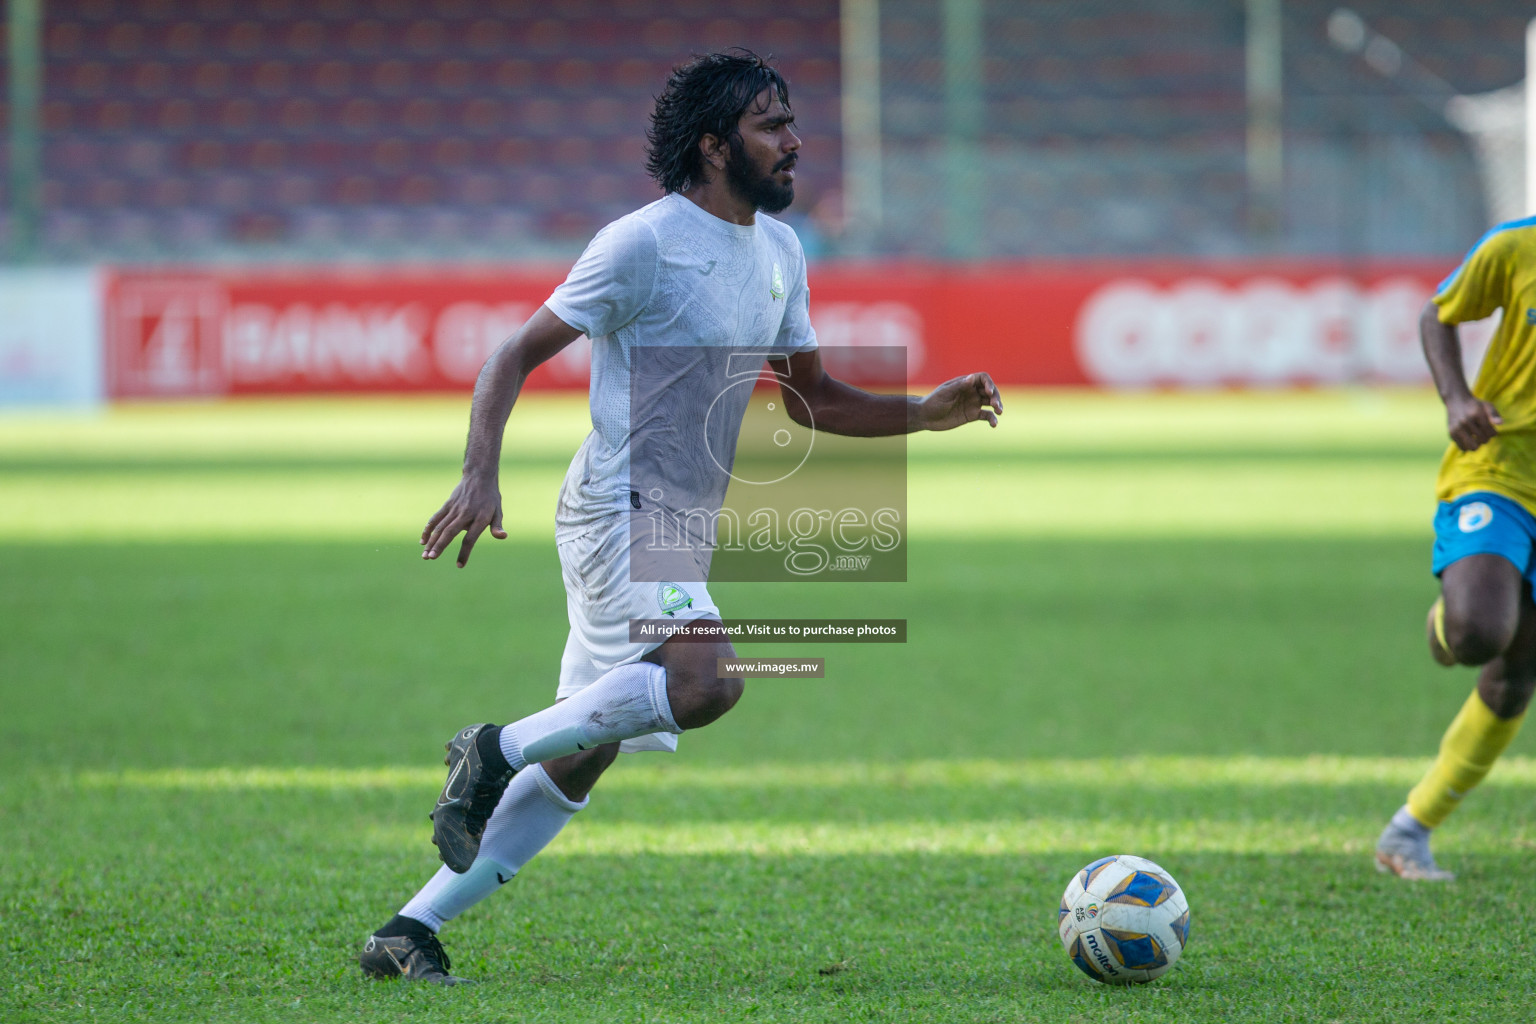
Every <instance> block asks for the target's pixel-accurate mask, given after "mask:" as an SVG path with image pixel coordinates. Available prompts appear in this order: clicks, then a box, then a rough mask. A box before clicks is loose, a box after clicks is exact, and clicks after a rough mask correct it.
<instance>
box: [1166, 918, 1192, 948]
mask: <svg viewBox="0 0 1536 1024" xmlns="http://www.w3.org/2000/svg"><path fill="white" fill-rule="evenodd" d="M1168 927H1170V928H1172V929H1173V934H1175V935H1177V936H1178V937H1179V948H1180V949H1182V948H1184V947H1185V946H1187V945H1189V911H1187V910H1186V911H1184V913H1182V914H1180V915H1179V918H1178V920H1176V921H1174V922H1173V923H1171V924H1170V925H1168Z"/></svg>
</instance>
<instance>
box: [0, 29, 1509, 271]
mask: <svg viewBox="0 0 1536 1024" xmlns="http://www.w3.org/2000/svg"><path fill="white" fill-rule="evenodd" d="M1334 6H1335V3H1334V2H1332V0H1284V3H1283V6H1282V11H1283V24H1284V70H1285V106H1284V134H1285V146H1286V186H1285V195H1284V204H1283V205H1284V209H1283V216H1282V220H1281V224H1280V227H1279V229H1278V231H1276V232H1275V233H1273V234H1270V235H1267V236H1255V235H1254V234H1253V233H1252V232H1251V231H1250V230H1249V229H1248V226H1247V219H1246V217H1245V205H1246V202H1247V192H1246V189H1247V182H1246V179H1245V172H1244V167H1245V163H1244V160H1245V157H1244V139H1245V131H1246V105H1245V93H1244V31H1245V27H1244V26H1245V22H1244V7H1243V4H1242V3H1241V2H1208V0H1157V2H1147V3H1139V4H1126V3H1117V2H1110V0H1080V2H1076V3H1070V4H1068V3H1055V2H1049V3H1048V2H1004V0H985V2H984V3H983V12H984V15H983V16H984V26H983V27H984V31H983V37H982V38H983V47H984V56H983V61H982V82H983V102H984V106H983V110H984V113H983V117H982V128H981V135H980V139H979V146H980V149H979V152H980V154H981V157H982V159H981V160H980V161H979V170H978V173H977V176H976V177H974V178H972V179H970V180H971V181H972V182H973V187H974V188H975V189H976V190H977V193H978V194H977V201H978V202H979V204H980V205H981V207H982V209H984V210H985V216H984V217H983V218H982V219H981V220H980V225H981V228H980V230H981V237H979V238H978V239H977V240H976V243H975V245H974V247H973V253H974V255H976V256H979V257H982V258H993V259H996V258H1016V257H1069V256H1088V257H1099V256H1139V255H1152V254H1156V255H1175V256H1181V255H1182V256H1225V255H1233V256H1252V255H1267V254H1280V255H1305V256H1318V255H1327V256H1331V255H1339V256H1379V255H1389V256H1403V255H1409V256H1420V255H1430V256H1437V257H1438V256H1446V255H1451V254H1455V253H1458V252H1460V251H1461V250H1463V249H1464V248H1465V247H1466V245H1467V244H1468V243H1469V242H1470V241H1471V240H1472V239H1473V238H1475V237H1476V235H1477V234H1478V233H1479V232H1480V231H1481V230H1482V229H1483V228H1484V227H1485V226H1486V225H1485V223H1484V222H1485V219H1486V211H1485V208H1484V202H1483V199H1482V197H1481V195H1480V192H1479V184H1478V178H1477V170H1476V167H1475V164H1474V161H1473V157H1472V155H1471V151H1470V149H1469V146H1468V143H1467V140H1466V139H1465V137H1464V136H1462V135H1461V134H1460V133H1458V132H1457V131H1456V130H1455V129H1454V128H1452V127H1451V126H1450V125H1449V124H1448V123H1447V122H1446V120H1445V118H1444V116H1443V114H1442V113H1441V112H1440V111H1439V110H1437V109H1435V107H1434V106H1433V105H1432V104H1429V103H1426V102H1423V101H1422V100H1421V99H1420V98H1416V97H1414V96H1412V95H1409V94H1408V93H1407V91H1405V89H1404V87H1403V86H1401V85H1399V84H1397V83H1394V82H1392V81H1389V80H1387V79H1385V78H1383V77H1381V76H1380V75H1378V74H1375V73H1374V72H1372V71H1371V70H1370V69H1369V68H1367V67H1366V66H1365V65H1364V64H1363V63H1362V62H1361V61H1360V60H1359V59H1358V58H1356V57H1353V56H1351V55H1349V54H1346V53H1341V52H1339V51H1338V50H1337V49H1335V48H1333V47H1331V46H1330V45H1329V43H1328V40H1327V36H1326V31H1325V23H1326V21H1327V18H1328V15H1329V13H1330V12H1331V11H1332V10H1333V8H1334ZM1354 7H1355V9H1356V10H1358V11H1359V12H1360V13H1361V15H1362V16H1364V17H1365V18H1366V20H1367V21H1368V22H1370V23H1371V24H1372V26H1373V27H1375V28H1376V29H1378V30H1380V31H1381V32H1383V33H1385V34H1387V35H1389V36H1391V37H1392V38H1393V39H1394V40H1396V41H1397V42H1398V43H1400V44H1401V45H1402V46H1403V49H1404V51H1405V52H1407V53H1409V54H1411V55H1412V56H1413V57H1414V58H1415V59H1416V60H1418V61H1419V62H1420V63H1421V64H1423V65H1424V66H1425V67H1427V68H1429V69H1430V70H1432V71H1433V72H1434V73H1435V74H1437V75H1439V76H1440V77H1442V78H1444V79H1445V80H1446V81H1447V82H1449V83H1450V84H1451V85H1452V86H1453V87H1454V88H1455V89H1456V90H1457V91H1459V92H1465V93H1476V92H1481V91H1486V90H1491V89H1495V88H1500V87H1504V86H1508V85H1511V84H1513V83H1515V82H1518V81H1520V80H1521V79H1522V78H1523V76H1524V26H1525V22H1526V20H1527V18H1528V17H1529V15H1530V13H1531V12H1530V9H1529V6H1528V5H1527V4H1522V3H1519V2H1515V0H1459V2H1457V0H1416V2H1414V3H1412V4H1402V3H1400V2H1392V0H1362V2H1358V3H1355V4H1354ZM43 36H44V50H45V59H46V64H45V79H44V102H43V130H44V157H43V169H44V176H45V181H44V185H43V194H42V203H43V210H42V219H41V238H40V240H39V243H40V248H41V253H40V255H41V256H42V257H43V258H45V259H48V260H54V261H67V260H87V261H118V262H160V261H187V260H258V261H264V260H295V259H300V260H302V259H327V258H334V257H340V256H345V257H349V258H356V257H363V258H377V259H394V260H398V259H402V258H406V259H486V258H494V259H507V258H513V259H523V258H532V259H539V258H554V257H565V256H568V255H570V254H572V253H574V252H575V251H577V250H579V248H580V246H581V245H582V244H583V243H584V242H585V241H586V239H587V238H588V237H589V236H590V235H591V234H592V233H593V232H594V231H595V230H596V229H597V228H598V227H599V226H601V225H602V224H603V223H605V222H606V221H608V220H610V219H612V218H614V217H616V216H618V215H620V214H623V213H625V212H627V211H629V210H631V209H633V208H635V207H637V206H639V205H641V204H643V203H645V202H647V201H649V200H650V199H652V198H654V197H655V196H656V194H657V193H656V189H655V186H654V185H653V184H652V183H651V181H650V180H649V179H648V178H647V177H646V175H645V172H644V168H643V163H644V130H645V126H646V123H647V115H648V113H649V110H650V106H651V97H652V96H653V95H654V94H655V93H656V92H658V91H659V90H660V89H661V87H662V84H663V83H664V81H665V78H666V75H667V72H668V70H669V69H670V68H671V67H672V66H673V64H675V63H677V62H679V61H680V60H682V59H684V58H685V57H686V56H687V55H688V54H689V53H691V52H699V51H703V50H707V49H716V48H722V47H725V46H730V45H745V46H749V47H751V48H753V49H756V50H758V51H759V52H763V53H771V54H774V55H775V56H776V57H777V59H778V63H779V66H780V67H781V68H782V69H783V70H784V71H785V73H786V74H787V76H788V77H789V79H790V82H791V86H792V93H791V96H792V100H793V101H794V105H795V109H796V114H797V116H798V119H799V122H800V124H801V126H802V128H803V136H804V139H805V151H804V155H805V157H806V159H805V162H804V163H803V165H802V167H803V173H802V176H801V180H800V186H799V187H800V192H801V195H800V198H799V200H798V201H797V203H796V206H795V208H794V209H793V210H792V211H791V212H792V214H793V216H794V218H795V220H796V222H797V226H799V227H801V228H802V230H803V234H804V235H805V237H806V238H807V241H808V247H809V248H811V249H812V250H813V251H814V252H816V253H819V254H822V255H828V256H836V255H837V254H838V252H839V238H838V235H839V229H840V224H839V200H840V188H841V185H842V177H841V176H842V160H841V158H842V138H841V130H840V87H841V81H840V78H841V72H840V59H839V42H840V39H839V36H840V26H839V4H838V3H837V0H779V2H776V3H774V4H772V5H764V4H761V3H755V2H752V0H613V2H603V0H416V2H412V0H308V2H300V0H136V2H130V0H48V2H47V3H46V6H45V21H44V29H43ZM942 37H943V23H942V12H941V5H940V4H938V3H935V2H932V0H883V2H882V3H881V26H880V38H881V60H882V66H883V70H882V78H881V89H882V122H883V167H884V172H883V173H884V190H883V205H884V208H885V209H886V210H887V211H890V213H889V215H888V216H887V218H886V220H885V222H884V224H883V226H882V227H881V229H880V231H879V233H878V235H877V236H876V238H875V239H874V242H873V247H872V251H873V253H874V254H875V255H890V256H920V257H942V256H944V255H945V246H944V237H945V227H944V224H943V219H944V215H945V214H944V204H943V202H942V195H943V192H944V189H945V187H946V182H947V181H948V180H950V179H949V178H947V177H946V173H947V172H946V164H945V160H944V134H945V119H946V106H945V94H944V81H945V73H944V59H943V47H942V41H941V40H942ZM6 155H7V156H8V154H6ZM4 187H6V186H4V185H0V189H3V188H4ZM4 206H5V209H6V210H7V214H6V215H0V233H4V232H5V231H6V230H7V227H8V223H9V217H8V211H9V197H6V202H5V204H4Z"/></svg>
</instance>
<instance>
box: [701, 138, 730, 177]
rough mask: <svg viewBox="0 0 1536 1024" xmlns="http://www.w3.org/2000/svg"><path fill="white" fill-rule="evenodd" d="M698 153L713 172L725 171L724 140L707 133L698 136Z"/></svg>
mask: <svg viewBox="0 0 1536 1024" xmlns="http://www.w3.org/2000/svg"><path fill="white" fill-rule="evenodd" d="M699 153H700V154H701V155H702V156H703V157H704V162H705V163H707V164H709V166H711V167H713V168H714V169H715V170H717V171H723V170H725V140H723V139H721V138H720V136H718V135H711V134H709V133H707V132H706V133H705V134H704V135H702V136H700V137H699Z"/></svg>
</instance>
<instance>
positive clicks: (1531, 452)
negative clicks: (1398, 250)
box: [1434, 217, 1536, 515]
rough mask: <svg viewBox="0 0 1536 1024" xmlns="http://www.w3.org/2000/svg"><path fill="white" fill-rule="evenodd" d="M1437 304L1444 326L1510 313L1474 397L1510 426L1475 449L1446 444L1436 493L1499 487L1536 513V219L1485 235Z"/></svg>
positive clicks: (1446, 495) (1444, 285)
mask: <svg viewBox="0 0 1536 1024" xmlns="http://www.w3.org/2000/svg"><path fill="white" fill-rule="evenodd" d="M1434 302H1435V305H1436V306H1437V307H1439V316H1440V322H1441V323H1443V324H1459V323H1465V322H1467V321H1469V320H1482V319H1483V318H1485V317H1488V316H1491V315H1493V311H1494V310H1496V309H1502V310H1503V311H1504V318H1503V320H1501V321H1500V322H1499V327H1498V330H1497V331H1495V332H1494V335H1493V340H1492V341H1490V342H1489V343H1488V354H1487V355H1485V356H1484V357H1483V365H1482V368H1481V369H1480V370H1478V373H1477V379H1476V380H1475V381H1474V382H1473V383H1472V394H1474V395H1476V396H1477V397H1478V398H1480V399H1482V400H1483V401H1485V402H1490V403H1492V405H1493V407H1494V408H1495V409H1497V410H1498V411H1499V416H1500V417H1501V418H1502V419H1503V420H1504V423H1503V425H1502V426H1500V427H1499V433H1498V436H1497V437H1495V438H1494V439H1493V440H1491V441H1489V442H1488V443H1487V444H1485V445H1483V446H1482V447H1481V448H1479V449H1478V450H1477V451H1475V452H1464V451H1462V450H1461V449H1460V448H1458V447H1456V444H1455V442H1454V441H1453V442H1452V443H1451V444H1450V445H1449V446H1448V447H1447V448H1446V451H1445V457H1444V458H1443V459H1441V460H1440V476H1439V479H1438V480H1437V481H1436V483H1435V497H1437V498H1438V499H1439V500H1441V501H1454V500H1455V499H1456V498H1459V497H1461V496H1462V495H1463V494H1467V493H1469V492H1471V491H1492V492H1493V493H1495V494H1502V495H1503V496H1504V497H1506V498H1509V499H1510V500H1512V501H1517V502H1519V503H1520V504H1521V505H1523V506H1524V507H1525V509H1526V511H1528V512H1530V513H1531V514H1532V515H1536V217H1532V218H1529V219H1527V220H1516V221H1510V222H1509V223H1507V224H1500V225H1499V226H1498V227H1496V228H1494V229H1493V230H1492V231H1490V232H1488V233H1487V234H1486V235H1484V236H1483V237H1482V238H1481V239H1479V240H1478V243H1477V244H1476V245H1475V246H1473V247H1472V251H1471V252H1470V253H1468V254H1467V258H1466V259H1465V260H1463V261H1462V263H1461V266H1459V267H1457V268H1456V269H1455V271H1453V272H1452V273H1451V276H1450V277H1448V278H1446V279H1445V280H1444V281H1442V282H1441V283H1440V287H1439V289H1438V290H1436V292H1435V296H1434Z"/></svg>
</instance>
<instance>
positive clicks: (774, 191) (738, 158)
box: [725, 136, 796, 213]
mask: <svg viewBox="0 0 1536 1024" xmlns="http://www.w3.org/2000/svg"><path fill="white" fill-rule="evenodd" d="M729 146H730V159H729V160H727V161H726V164H725V180H726V181H728V182H730V185H731V191H732V192H735V193H736V194H737V195H738V196H740V197H741V198H742V199H745V200H746V201H747V202H749V203H751V204H752V206H753V208H755V209H758V210H762V211H763V212H764V213H778V212H779V211H780V210H784V209H787V208H788V207H789V204H790V203H792V202H794V201H795V183H794V182H793V181H791V182H789V183H787V184H784V185H780V184H779V183H778V182H777V181H775V180H774V178H773V176H774V175H775V174H777V173H778V172H779V171H782V170H783V169H784V168H786V167H793V166H794V165H795V161H796V155H795V154H794V153H791V154H790V155H789V156H786V157H785V158H784V159H782V160H780V161H779V162H778V163H777V164H775V165H774V167H773V170H771V171H769V172H768V173H767V174H759V173H758V169H757V165H756V164H754V163H753V162H752V161H751V160H749V159H747V153H746V147H745V146H743V145H742V143H741V140H740V139H739V138H736V137H734V136H733V137H732V138H731V140H730V143H729Z"/></svg>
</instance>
